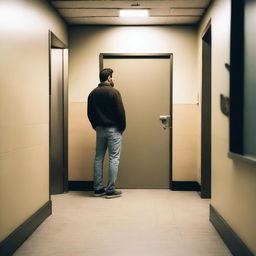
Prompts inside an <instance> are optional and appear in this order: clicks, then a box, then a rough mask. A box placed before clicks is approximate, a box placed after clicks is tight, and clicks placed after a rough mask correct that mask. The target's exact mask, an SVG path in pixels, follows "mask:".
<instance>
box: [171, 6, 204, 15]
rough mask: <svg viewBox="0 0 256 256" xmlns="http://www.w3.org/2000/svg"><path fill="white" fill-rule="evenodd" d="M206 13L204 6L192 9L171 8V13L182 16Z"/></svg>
mask: <svg viewBox="0 0 256 256" xmlns="http://www.w3.org/2000/svg"><path fill="white" fill-rule="evenodd" d="M203 13H204V9H203V8H197V9H190V8H171V9H170V15H181V16H186V15H187V16H190V15H198V16H201V15H203Z"/></svg>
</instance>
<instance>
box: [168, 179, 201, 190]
mask: <svg viewBox="0 0 256 256" xmlns="http://www.w3.org/2000/svg"><path fill="white" fill-rule="evenodd" d="M170 185H171V190H174V191H200V190H201V186H200V184H199V183H198V182H197V181H171V184H170Z"/></svg>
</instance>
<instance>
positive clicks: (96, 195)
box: [93, 193, 106, 197]
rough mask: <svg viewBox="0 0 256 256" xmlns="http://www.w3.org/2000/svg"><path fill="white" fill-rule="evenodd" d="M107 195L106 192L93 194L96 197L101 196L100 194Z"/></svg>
mask: <svg viewBox="0 0 256 256" xmlns="http://www.w3.org/2000/svg"><path fill="white" fill-rule="evenodd" d="M105 195H106V193H102V194H94V195H93V196H94V197H100V196H105Z"/></svg>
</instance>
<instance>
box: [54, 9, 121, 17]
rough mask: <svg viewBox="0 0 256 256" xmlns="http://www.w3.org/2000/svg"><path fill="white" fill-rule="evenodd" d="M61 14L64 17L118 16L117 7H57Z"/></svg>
mask: <svg viewBox="0 0 256 256" xmlns="http://www.w3.org/2000/svg"><path fill="white" fill-rule="evenodd" d="M59 12H60V14H61V15H63V16H64V17H65V18H66V17H86V16H88V17H108V16H109V17H118V16H119V11H118V9H59Z"/></svg>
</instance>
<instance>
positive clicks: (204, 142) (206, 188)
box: [201, 23, 212, 198]
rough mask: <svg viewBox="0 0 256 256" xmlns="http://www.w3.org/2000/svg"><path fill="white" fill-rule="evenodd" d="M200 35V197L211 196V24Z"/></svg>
mask: <svg viewBox="0 0 256 256" xmlns="http://www.w3.org/2000/svg"><path fill="white" fill-rule="evenodd" d="M205 31H206V32H205V33H204V35H203V37H202V112H201V197H202V198H211V45H212V37H211V24H210V23H209V24H208V25H207V27H206V30H205Z"/></svg>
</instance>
